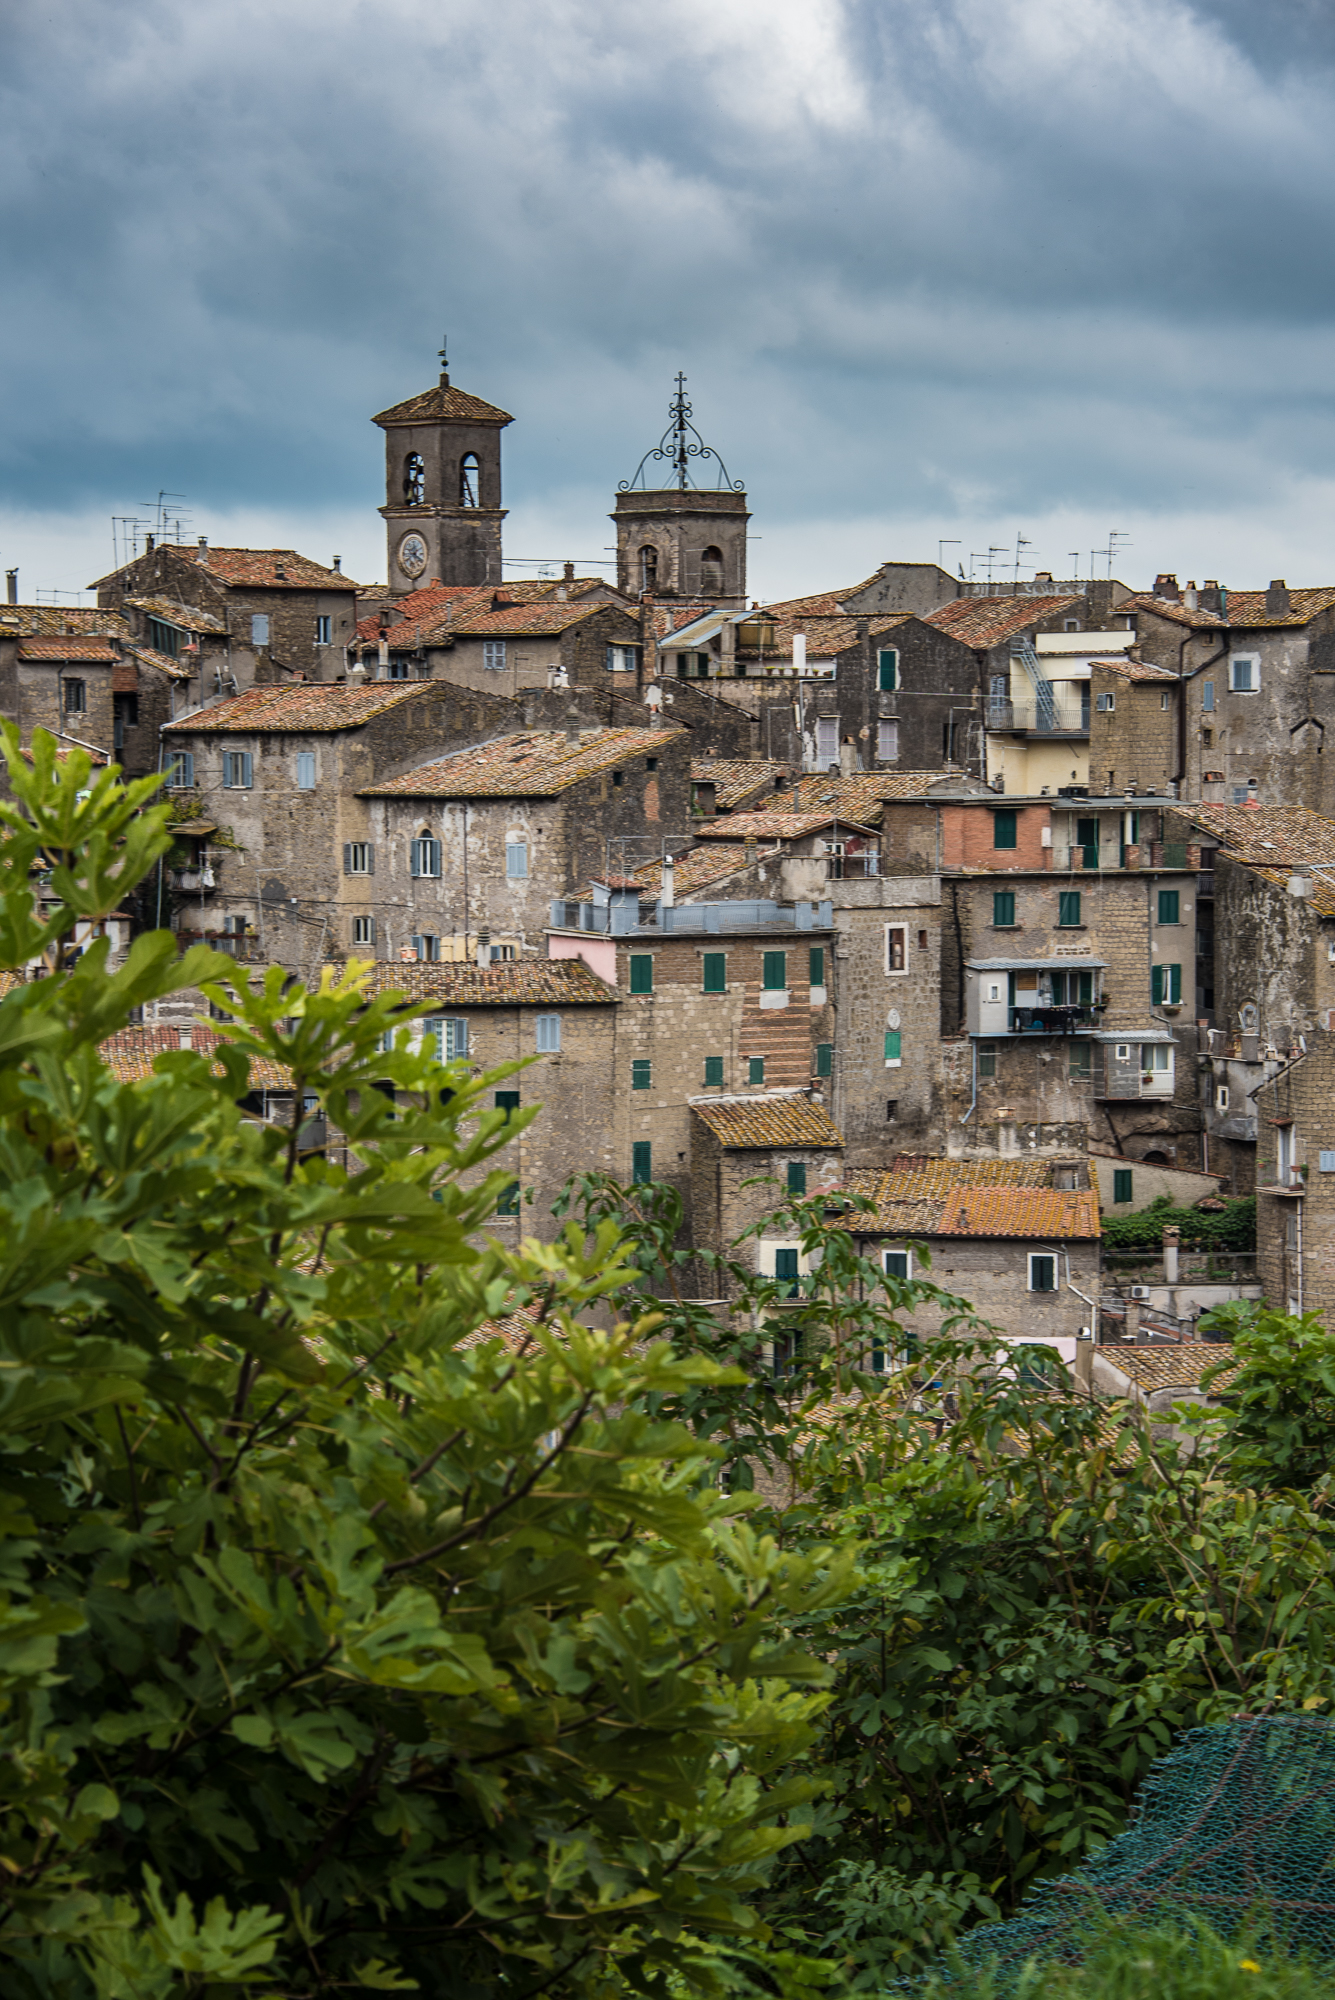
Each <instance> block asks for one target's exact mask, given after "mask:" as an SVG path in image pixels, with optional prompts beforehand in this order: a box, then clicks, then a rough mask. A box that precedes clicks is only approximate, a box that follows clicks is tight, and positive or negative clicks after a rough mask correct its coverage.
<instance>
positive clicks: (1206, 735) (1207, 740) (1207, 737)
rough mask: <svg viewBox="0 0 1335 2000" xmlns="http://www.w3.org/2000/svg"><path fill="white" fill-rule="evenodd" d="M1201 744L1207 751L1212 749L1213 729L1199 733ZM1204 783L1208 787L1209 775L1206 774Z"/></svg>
mask: <svg viewBox="0 0 1335 2000" xmlns="http://www.w3.org/2000/svg"><path fill="white" fill-rule="evenodd" d="M1201 742H1202V743H1203V744H1204V745H1205V747H1206V749H1207V750H1209V749H1211V748H1212V747H1213V744H1214V731H1213V729H1202V731H1201ZM1205 782H1206V784H1207V785H1208V784H1209V782H1210V778H1209V774H1208V773H1207V774H1206V779H1205Z"/></svg>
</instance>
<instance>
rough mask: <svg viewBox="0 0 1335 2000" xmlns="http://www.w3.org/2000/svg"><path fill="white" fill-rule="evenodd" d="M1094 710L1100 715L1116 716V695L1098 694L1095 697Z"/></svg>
mask: <svg viewBox="0 0 1335 2000" xmlns="http://www.w3.org/2000/svg"><path fill="white" fill-rule="evenodd" d="M1094 709H1095V712H1096V713H1097V714H1099V715H1113V714H1115V713H1116V709H1117V696H1116V695H1115V694H1096V695H1095V697H1094Z"/></svg>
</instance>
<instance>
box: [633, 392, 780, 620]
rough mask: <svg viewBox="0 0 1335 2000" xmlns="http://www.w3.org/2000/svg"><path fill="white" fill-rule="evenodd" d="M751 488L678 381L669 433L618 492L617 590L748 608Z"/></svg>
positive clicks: (671, 409) (646, 456)
mask: <svg viewBox="0 0 1335 2000" xmlns="http://www.w3.org/2000/svg"><path fill="white" fill-rule="evenodd" d="M750 518H751V516H750V514H749V513H748V512H747V506H746V488H745V485H744V483H743V482H742V481H741V480H740V479H732V478H730V477H729V474H728V468H727V466H726V465H725V464H724V463H723V460H722V458H721V457H720V456H719V454H718V452H717V451H715V449H714V447H713V446H712V445H708V444H706V443H705V441H704V439H703V438H702V437H701V435H700V433H699V431H698V430H697V429H696V427H695V424H694V422H693V421H692V412H691V405H690V403H689V401H688V400H687V396H686V377H685V376H684V375H681V374H679V375H678V376H677V380H676V393H675V394H674V396H673V398H672V401H671V403H670V404H669V406H668V427H667V429H666V430H665V431H664V432H663V435H662V437H661V438H660V439H659V441H658V443H657V444H656V445H653V446H651V447H650V449H649V450H648V451H647V452H646V453H645V454H644V457H643V458H642V459H641V460H640V463H639V465H638V466H637V467H636V470H635V474H634V476H633V477H632V478H630V479H623V480H622V482H621V485H620V486H619V487H618V489H617V498H616V511H615V513H614V514H613V516H612V519H613V521H614V522H615V523H616V531H617V588H618V589H619V590H622V591H624V592H626V594H627V595H628V596H642V595H644V593H645V592H647V591H652V592H653V593H654V595H655V596H659V597H673V598H678V599H683V598H684V599H687V600H690V599H695V598H700V599H704V600H706V601H709V602H713V603H718V604H721V605H726V606H729V607H731V608H733V609H738V610H741V609H744V608H745V605H746V525H747V522H748V521H749V520H750Z"/></svg>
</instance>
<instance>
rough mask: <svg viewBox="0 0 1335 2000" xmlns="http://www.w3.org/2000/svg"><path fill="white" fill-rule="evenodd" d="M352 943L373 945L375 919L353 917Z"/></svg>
mask: <svg viewBox="0 0 1335 2000" xmlns="http://www.w3.org/2000/svg"><path fill="white" fill-rule="evenodd" d="M352 942H353V943H354V944H374V943H375V918H374V917H354V918H353V920H352Z"/></svg>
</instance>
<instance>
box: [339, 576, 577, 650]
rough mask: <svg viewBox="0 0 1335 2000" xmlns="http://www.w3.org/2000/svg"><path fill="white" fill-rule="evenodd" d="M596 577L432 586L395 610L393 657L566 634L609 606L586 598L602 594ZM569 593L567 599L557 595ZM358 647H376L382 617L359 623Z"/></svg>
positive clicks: (389, 636)
mask: <svg viewBox="0 0 1335 2000" xmlns="http://www.w3.org/2000/svg"><path fill="white" fill-rule="evenodd" d="M599 587H600V582H599V579H598V578H597V577H576V578H575V580H574V581H573V582H572V583H565V582H562V581H557V580H556V579H554V578H551V577H543V578H540V579H535V578H528V579H526V580H524V581H523V582H520V583H505V584H490V583H489V584H486V585H469V586H468V587H467V588H463V587H460V586H457V585H441V584H433V585H431V586H430V587H429V588H428V589H426V590H415V591H413V592H412V593H411V594H410V595H409V596H408V597H405V598H401V599H400V600H399V602H398V604H397V605H396V606H395V607H394V609H395V610H398V611H401V612H402V613H403V616H402V619H401V620H400V622H399V623H398V624H390V625H389V626H388V628H387V631H386V639H387V642H388V645H389V650H390V651H391V652H392V653H408V652H416V651H417V650H418V649H419V648H420V647H422V646H433V645H439V644H440V643H441V642H442V641H443V640H445V639H446V638H451V637H454V636H456V635H457V636H463V637H466V638H488V637H497V636H499V637H502V638H504V637H506V636H507V635H509V634H515V635H517V636H519V637H522V636H523V635H524V634H525V633H529V632H531V633H536V634H541V633H545V632H564V631H567V630H568V629H569V627H570V626H572V625H578V624H580V623H582V622H583V620H584V619H586V618H591V617H592V616H593V614H594V613H595V612H596V611H603V610H605V609H606V605H605V604H604V603H603V602H602V601H601V600H600V599H596V600H593V601H590V599H589V596H588V593H589V592H590V591H592V590H595V589H598V588H599ZM560 590H565V592H566V596H565V597H564V598H561V597H558V596H557V592H558V591H560ZM357 642H358V644H359V645H360V646H374V647H378V646H379V643H380V617H379V614H378V613H377V614H376V615H375V616H373V617H370V618H363V619H361V620H359V622H358V625H357Z"/></svg>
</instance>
